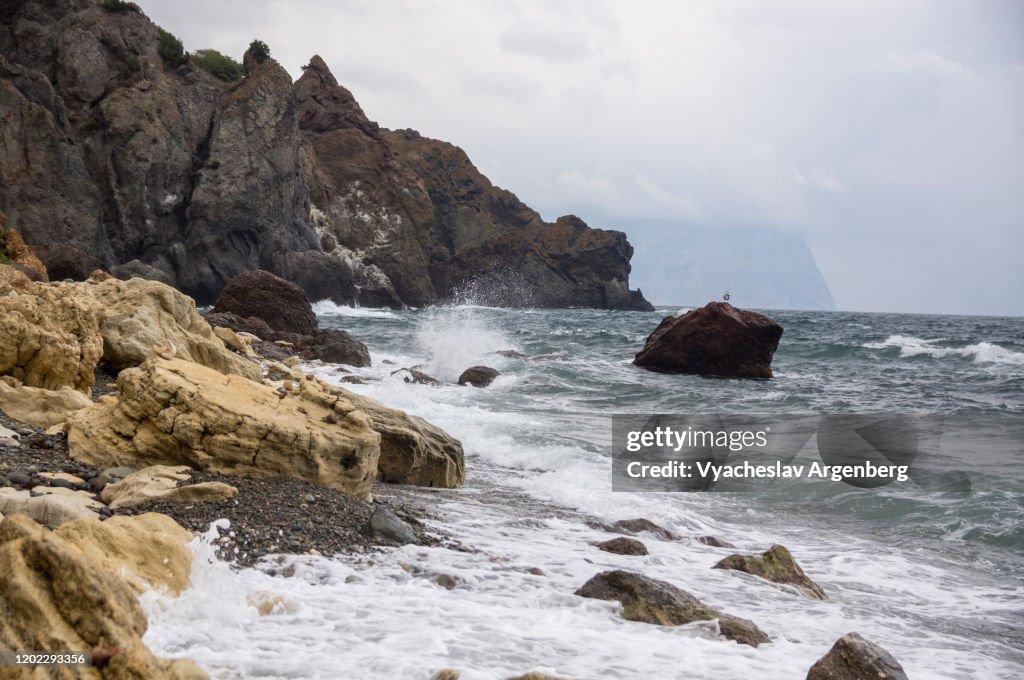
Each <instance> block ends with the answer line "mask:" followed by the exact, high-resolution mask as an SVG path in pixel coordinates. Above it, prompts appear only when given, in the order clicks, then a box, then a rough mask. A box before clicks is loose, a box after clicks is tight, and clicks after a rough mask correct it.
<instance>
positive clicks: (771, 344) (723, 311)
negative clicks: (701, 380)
mask: <svg viewBox="0 0 1024 680" xmlns="http://www.w3.org/2000/svg"><path fill="white" fill-rule="evenodd" d="M781 337H782V326H780V325H779V324H777V323H775V322H774V321H772V320H771V319H769V318H768V317H767V316H765V315H764V314H758V313H756V312H748V311H746V310H742V309H736V308H735V307H733V306H732V305H730V304H729V303H727V302H709V303H708V304H706V305H704V306H703V307H701V308H700V309H694V310H691V311H689V312H687V313H686V314H683V315H681V316H667V317H665V318H664V319H662V321H661V323H660V324H658V327H657V328H655V329H654V332H653V333H651V334H650V336H648V338H647V342H646V343H644V348H643V349H642V350H640V351H639V352H638V353H637V355H636V358H635V359H633V363H634V364H636V365H637V366H640V367H642V368H646V369H649V370H652V371H662V372H665V373H691V374H694V375H706V376H716V377H723V378H765V379H766V378H771V377H772V356H773V355H774V354H775V350H776V349H777V348H778V346H779V338H781Z"/></svg>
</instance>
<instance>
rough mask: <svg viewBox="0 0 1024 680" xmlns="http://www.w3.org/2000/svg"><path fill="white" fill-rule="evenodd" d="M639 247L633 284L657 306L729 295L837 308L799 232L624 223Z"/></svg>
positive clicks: (757, 302) (751, 303)
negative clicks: (725, 293) (727, 292)
mask: <svg viewBox="0 0 1024 680" xmlns="http://www.w3.org/2000/svg"><path fill="white" fill-rule="evenodd" d="M616 227H618V228H620V229H623V230H625V231H627V232H628V233H629V236H630V240H631V241H632V242H633V243H634V244H635V248H636V253H635V254H634V256H633V271H632V281H633V283H634V285H637V286H639V287H640V288H641V289H642V290H643V291H644V295H646V296H647V298H648V299H649V300H651V301H652V302H653V303H654V304H665V305H677V304H678V305H691V306H692V305H702V304H704V303H705V302H708V301H710V300H720V299H721V298H722V294H723V293H724V292H725V291H729V292H730V294H731V296H732V300H731V301H732V302H733V304H735V305H737V306H739V307H755V308H761V309H826V310H828V309H835V302H834V301H833V300H832V293H831V292H830V291H829V289H828V284H827V283H826V282H825V278H824V277H823V276H822V274H821V271H820V270H819V269H818V266H817V265H816V264H815V262H814V256H813V255H812V254H811V250H810V248H808V247H807V243H806V241H804V239H803V237H802V236H800V235H799V234H796V233H792V232H786V231H782V230H771V229H765V228H757V229H750V228H740V227H726V226H697V225H691V224H679V223H672V222H667V221H665V222H662V221H653V220H627V221H622V220H619V221H617V222H616Z"/></svg>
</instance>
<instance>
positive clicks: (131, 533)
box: [54, 512, 192, 597]
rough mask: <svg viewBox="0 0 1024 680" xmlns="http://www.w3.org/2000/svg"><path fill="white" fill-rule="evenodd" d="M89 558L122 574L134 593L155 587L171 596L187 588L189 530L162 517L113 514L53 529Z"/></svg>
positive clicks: (190, 538) (190, 554) (148, 513)
mask: <svg viewBox="0 0 1024 680" xmlns="http://www.w3.org/2000/svg"><path fill="white" fill-rule="evenodd" d="M54 533H55V534H56V535H57V536H60V537H61V538H63V539H64V540H65V541H67V542H68V543H69V544H71V545H74V546H75V547H76V548H78V549H79V550H81V551H82V552H83V553H85V554H86V555H87V556H89V557H90V558H91V559H93V560H95V561H96V562H97V563H99V564H101V565H103V566H104V567H106V568H107V569H109V570H111V571H112V572H114V573H116V574H120V575H122V576H123V577H124V579H125V580H126V582H127V583H128V585H130V586H131V587H132V589H133V590H135V592H136V593H140V594H141V593H143V592H145V591H146V590H156V591H158V592H163V593H166V594H168V595H172V596H175V597H177V596H178V595H179V594H181V591H183V590H184V589H186V588H188V586H189V584H190V578H189V577H190V574H191V571H192V553H191V552H190V551H189V549H188V547H187V546H188V543H189V541H191V540H192V534H191V533H190V532H189V531H188V530H187V529H185V528H183V527H181V526H179V525H178V523H177V522H175V521H174V520H173V519H171V518H170V517H168V516H167V515H161V514H159V513H155V512H147V513H145V514H142V515H135V516H129V515H115V516H114V517H111V518H109V519H107V520H104V521H102V522H101V521H99V520H95V519H80V520H76V521H74V522H68V523H67V524H64V525H63V526H61V527H60V528H59V529H57V530H56V531H55V532H54Z"/></svg>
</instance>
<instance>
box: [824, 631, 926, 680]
mask: <svg viewBox="0 0 1024 680" xmlns="http://www.w3.org/2000/svg"><path fill="white" fill-rule="evenodd" d="M862 678H876V679H878V680H882V679H883V678H884V679H885V680H907V674H906V673H905V672H904V671H903V666H901V665H900V663H899V661H897V660H896V659H895V657H893V655H892V654H890V653H889V652H887V651H886V650H884V649H882V648H881V647H879V646H878V645H876V644H875V643H873V642H869V641H868V640H865V639H864V638H862V637H861V636H860V635H859V634H857V633H847V634H846V635H844V636H843V637H841V638H839V639H838V640H837V641H836V643H835V644H834V645H832V649H830V650H829V651H828V654H826V655H825V656H823V657H821V658H820V659H818V661H817V663H815V664H814V665H813V666H811V670H810V671H808V672H807V680H861V679H862Z"/></svg>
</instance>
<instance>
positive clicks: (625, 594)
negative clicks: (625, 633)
mask: <svg viewBox="0 0 1024 680" xmlns="http://www.w3.org/2000/svg"><path fill="white" fill-rule="evenodd" d="M576 594H577V595H579V596H581V597H592V598H595V599H599V600H618V601H619V602H621V603H622V617H623V618H624V619H628V620H630V621H641V622H643V623H653V624H656V625H659V626H681V625H684V624H687V623H693V622H694V621H710V620H713V619H718V626H719V630H720V631H721V635H722V636H723V637H725V638H728V639H730V640H735V641H736V642H738V643H740V644H743V645H750V646H751V647H757V646H758V645H759V644H761V643H763V642H768V641H769V638H768V636H767V635H765V634H764V632H763V631H761V629H760V628H758V627H757V626H756V625H754V623H753V622H751V621H748V620H746V619H741V618H739V617H736V616H730V615H729V614H723V613H722V612H720V611H718V610H716V609H712V608H711V607H708V606H706V605H705V604H703V603H702V602H701V601H700V600H698V599H697V598H696V597H694V596H693V595H691V594H690V593H688V592H686V591H685V590H681V589H679V588H676V587H675V586H673V585H672V584H670V583H666V582H665V581H659V580H657V579H653V578H648V577H646V576H644V575H642V574H637V573H634V572H629V571H621V570H616V571H605V572H601V573H600V574H597V575H596V576H594V577H593V578H591V579H590V580H589V581H587V582H586V583H585V584H583V587H582V588H580V589H579V590H577V591H576Z"/></svg>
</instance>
